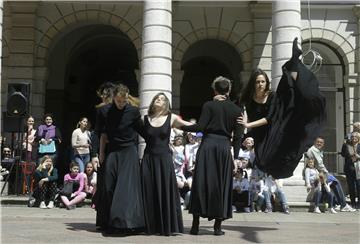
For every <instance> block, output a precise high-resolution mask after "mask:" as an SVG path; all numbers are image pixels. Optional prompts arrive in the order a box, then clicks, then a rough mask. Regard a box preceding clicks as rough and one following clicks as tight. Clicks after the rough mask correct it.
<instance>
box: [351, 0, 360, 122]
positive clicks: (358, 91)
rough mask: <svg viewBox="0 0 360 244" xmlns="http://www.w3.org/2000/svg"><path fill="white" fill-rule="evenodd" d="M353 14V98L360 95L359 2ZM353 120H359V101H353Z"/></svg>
mask: <svg viewBox="0 0 360 244" xmlns="http://www.w3.org/2000/svg"><path fill="white" fill-rule="evenodd" d="M353 12H354V15H355V16H356V18H357V34H356V36H355V40H356V42H355V43H356V46H355V73H357V80H356V86H355V87H354V98H356V97H357V98H358V97H360V4H359V5H356V6H355V7H354V8H353ZM355 101H356V100H355ZM353 118H354V120H353V121H350V123H351V124H352V123H353V122H354V121H360V103H359V102H355V103H354V117H353Z"/></svg>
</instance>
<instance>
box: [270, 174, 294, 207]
mask: <svg viewBox="0 0 360 244" xmlns="http://www.w3.org/2000/svg"><path fill="white" fill-rule="evenodd" d="M267 179H268V180H269V181H271V183H270V182H269V183H270V184H271V187H270V192H269V193H270V195H271V197H273V199H274V200H275V201H274V202H279V203H280V205H281V209H282V211H283V213H285V214H290V209H289V204H288V203H287V200H286V196H285V192H284V190H283V180H282V179H273V178H272V177H271V176H269V177H267ZM265 180H266V179H265ZM265 185H266V183H265Z"/></svg>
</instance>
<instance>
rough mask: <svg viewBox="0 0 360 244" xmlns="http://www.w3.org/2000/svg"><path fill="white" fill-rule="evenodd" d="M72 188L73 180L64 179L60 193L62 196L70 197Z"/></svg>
mask: <svg viewBox="0 0 360 244" xmlns="http://www.w3.org/2000/svg"><path fill="white" fill-rule="evenodd" d="M73 190H74V182H73V181H65V182H64V186H63V188H62V190H61V191H60V194H61V195H63V196H67V197H70V196H71V194H72V193H73Z"/></svg>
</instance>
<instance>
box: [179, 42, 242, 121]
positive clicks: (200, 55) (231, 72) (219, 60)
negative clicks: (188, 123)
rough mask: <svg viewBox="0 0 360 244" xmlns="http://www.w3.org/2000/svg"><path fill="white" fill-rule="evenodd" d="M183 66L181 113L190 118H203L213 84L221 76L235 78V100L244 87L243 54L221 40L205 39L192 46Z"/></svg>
mask: <svg viewBox="0 0 360 244" xmlns="http://www.w3.org/2000/svg"><path fill="white" fill-rule="evenodd" d="M181 69H182V70H183V71H184V76H183V80H182V83H181V86H180V114H181V115H182V116H183V117H184V118H186V119H189V118H197V119H198V118H199V116H200V112H201V107H202V105H203V104H204V103H205V102H206V101H208V100H210V99H211V98H212V97H213V90H212V88H211V87H210V85H211V83H212V81H213V80H214V78H215V77H217V76H220V75H221V76H225V77H227V78H229V79H231V80H232V81H233V92H232V94H231V97H232V98H233V99H235V97H236V94H237V93H238V92H239V90H240V89H241V86H242V82H241V81H240V77H239V74H240V72H241V70H242V62H241V59H240V56H239V54H238V52H237V51H236V49H235V48H234V47H232V46H231V45H229V44H228V43H226V42H223V41H220V40H213V39H207V40H201V41H198V42H196V43H195V44H193V45H192V46H190V47H189V48H188V50H187V51H186V52H185V54H184V56H183V59H182V62H181Z"/></svg>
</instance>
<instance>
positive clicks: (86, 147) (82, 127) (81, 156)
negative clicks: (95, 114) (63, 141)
mask: <svg viewBox="0 0 360 244" xmlns="http://www.w3.org/2000/svg"><path fill="white" fill-rule="evenodd" d="M71 145H72V147H73V149H74V160H75V162H77V163H78V164H79V166H80V173H83V172H84V170H85V165H86V164H87V163H88V162H89V161H90V146H91V138H90V132H89V130H88V119H87V118H85V117H83V118H81V119H80V121H79V122H78V123H77V126H76V129H75V130H74V131H73V133H72V136H71Z"/></svg>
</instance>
